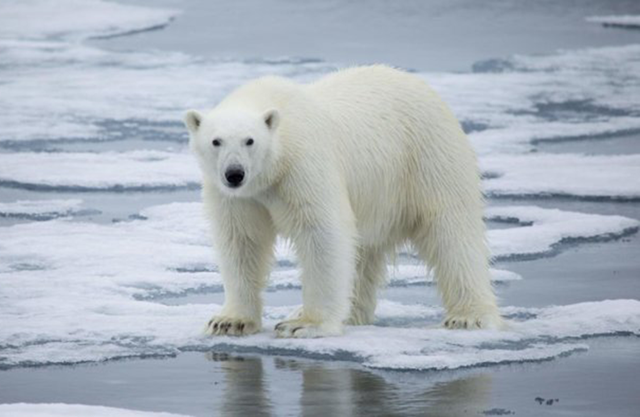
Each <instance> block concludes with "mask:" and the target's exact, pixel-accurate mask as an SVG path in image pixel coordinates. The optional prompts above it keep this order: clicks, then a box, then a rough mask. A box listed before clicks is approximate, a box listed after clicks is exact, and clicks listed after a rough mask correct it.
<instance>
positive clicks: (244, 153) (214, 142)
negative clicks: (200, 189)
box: [184, 109, 280, 196]
mask: <svg viewBox="0 0 640 417" xmlns="http://www.w3.org/2000/svg"><path fill="white" fill-rule="evenodd" d="M279 120H280V116H279V113H278V111H277V110H275V109H271V110H267V111H265V112H262V113H254V112H250V111H246V110H238V109H233V110H231V109H226V110H218V109H215V110H213V111H212V112H211V113H209V114H207V115H202V114H200V113H199V112H197V111H195V110H190V111H188V112H187V113H186V114H185V117H184V123H185V124H186V125H187V129H188V130H189V137H190V140H189V144H190V146H191V149H192V150H193V152H194V153H195V154H196V156H197V159H198V162H199V164H200V168H201V169H202V172H203V175H204V177H205V180H207V181H209V182H211V183H212V184H215V185H217V186H218V187H219V188H220V190H222V191H223V192H224V193H225V194H228V195H236V196H250V195H253V194H255V193H257V192H259V191H261V190H262V189H264V187H266V186H267V185H268V178H269V177H270V174H271V172H272V168H273V164H274V162H275V159H276V155H277V152H276V148H277V141H276V130H277V128H278V122H279Z"/></svg>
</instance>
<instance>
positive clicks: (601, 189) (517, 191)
mask: <svg viewBox="0 0 640 417" xmlns="http://www.w3.org/2000/svg"><path fill="white" fill-rule="evenodd" d="M480 166H481V167H482V169H483V171H484V172H485V173H487V174H489V175H488V178H487V179H486V180H485V181H484V189H485V192H486V193H487V194H488V195H489V196H494V197H497V196H565V197H566V196H569V197H580V198H591V199H619V200H637V199H638V198H640V154H633V155H606V156H586V155H578V154H551V155H550V154H533V155H530V154H521V155H493V156H488V155H487V156H485V157H483V158H481V159H480Z"/></svg>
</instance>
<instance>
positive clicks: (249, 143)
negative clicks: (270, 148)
mask: <svg viewBox="0 0 640 417" xmlns="http://www.w3.org/2000/svg"><path fill="white" fill-rule="evenodd" d="M245 143H246V144H247V146H251V145H253V139H252V138H249V139H247V141H246V142H245Z"/></svg>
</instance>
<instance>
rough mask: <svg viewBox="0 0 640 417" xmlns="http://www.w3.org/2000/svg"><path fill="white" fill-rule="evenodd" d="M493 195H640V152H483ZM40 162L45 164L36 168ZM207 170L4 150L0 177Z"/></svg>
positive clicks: (131, 154)
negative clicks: (591, 153) (596, 154)
mask: <svg viewBox="0 0 640 417" xmlns="http://www.w3.org/2000/svg"><path fill="white" fill-rule="evenodd" d="M480 165H481V167H482V169H483V171H484V173H485V177H486V178H485V181H484V187H485V192H486V193H487V194H488V195H489V196H495V197H499V196H516V197H517V196H543V197H544V196H565V197H566V196H569V197H577V198H589V199H616V200H636V199H638V198H640V181H638V180H636V179H637V178H640V154H638V155H606V156H605V155H603V156H586V155H578V154H495V155H484V156H482V157H481V158H480ZM34 166H37V167H38V169H33V167H34ZM199 183H200V173H199V170H198V167H197V164H196V162H195V159H194V158H193V156H192V155H190V154H189V152H188V151H187V150H186V148H182V149H180V150H176V151H174V152H167V151H152V150H136V151H127V152H102V153H91V152H60V153H32V152H16V153H0V185H1V186H5V187H15V188H23V189H31V190H44V191H47V190H48V191H64V190H68V191H153V190H169V189H181V188H193V189H195V188H198V187H199Z"/></svg>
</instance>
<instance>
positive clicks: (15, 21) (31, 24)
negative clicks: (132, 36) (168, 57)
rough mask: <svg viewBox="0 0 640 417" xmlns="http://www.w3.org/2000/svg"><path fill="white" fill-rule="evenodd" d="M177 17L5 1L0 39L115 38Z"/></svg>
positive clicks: (89, 1)
mask: <svg viewBox="0 0 640 417" xmlns="http://www.w3.org/2000/svg"><path fill="white" fill-rule="evenodd" d="M178 13H179V12H178V11H176V10H162V9H153V8H148V7H136V6H129V5H123V4H118V3H113V2H106V1H101V0H57V1H55V2H52V1H47V0H5V1H3V2H2V3H1V4H0V38H13V39H15V38H21V39H43V38H54V39H61V38H62V39H68V40H81V39H86V38H89V37H106V36H115V35H122V34H125V33H130V32H134V31H142V30H149V29H153V28H158V27H161V26H164V25H166V24H167V23H169V21H171V20H172V19H173V18H174V17H175V16H176V15H178Z"/></svg>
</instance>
